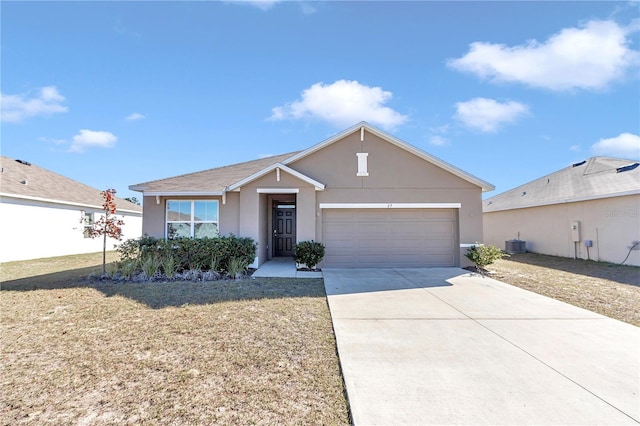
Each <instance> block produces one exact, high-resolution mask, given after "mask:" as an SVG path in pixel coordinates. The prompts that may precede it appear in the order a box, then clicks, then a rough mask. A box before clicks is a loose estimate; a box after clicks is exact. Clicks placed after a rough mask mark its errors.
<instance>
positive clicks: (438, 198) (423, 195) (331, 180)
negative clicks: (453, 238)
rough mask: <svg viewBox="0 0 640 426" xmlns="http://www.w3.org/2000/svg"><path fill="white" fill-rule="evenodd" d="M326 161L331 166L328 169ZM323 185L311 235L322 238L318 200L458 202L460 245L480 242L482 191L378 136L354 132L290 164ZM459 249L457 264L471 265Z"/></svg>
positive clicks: (464, 249) (321, 219)
mask: <svg viewBox="0 0 640 426" xmlns="http://www.w3.org/2000/svg"><path fill="white" fill-rule="evenodd" d="M361 152H366V153H368V157H367V160H368V161H367V162H368V167H367V168H368V173H369V176H365V177H359V176H356V174H357V171H358V161H357V156H356V153H361ZM327 165H329V167H327ZM290 166H291V167H292V168H294V169H295V170H297V171H299V172H301V173H304V174H305V175H307V176H309V177H311V178H313V179H315V180H318V181H320V182H322V183H324V184H325V185H326V189H325V190H324V191H318V192H316V212H315V213H316V214H315V217H316V222H315V235H316V238H315V239H316V240H317V241H323V236H322V223H323V218H322V210H321V209H320V208H319V205H320V203H460V204H461V208H460V209H459V212H458V218H459V220H458V223H459V229H458V235H457V239H458V241H459V244H473V243H475V242H477V241H482V237H483V235H482V232H483V228H482V189H481V188H480V187H478V186H476V185H474V184H472V183H470V182H468V181H466V180H464V179H462V178H459V177H458V176H456V175H454V174H452V173H450V172H448V171H446V170H444V169H442V168H440V167H438V166H435V165H433V164H431V163H429V162H427V161H425V160H423V159H421V158H419V157H417V156H415V155H414V154H412V153H410V152H407V151H406V150H404V149H401V148H399V147H397V146H395V145H393V144H390V143H389V142H387V141H385V140H382V139H380V138H379V137H377V136H375V135H373V134H371V133H368V132H366V133H365V140H364V141H361V140H360V133H359V132H357V133H355V134H352V135H350V136H348V137H346V138H344V139H343V140H340V141H337V142H335V143H333V144H332V145H329V146H327V147H325V148H324V149H322V150H320V151H318V152H315V153H313V154H312V155H310V156H308V157H305V158H302V159H300V160H298V161H296V162H295V163H293V164H291V165H290ZM466 251H467V248H464V247H461V248H460V253H459V256H458V257H459V262H460V265H461V266H467V265H470V262H468V260H467V259H466V257H464V253H466Z"/></svg>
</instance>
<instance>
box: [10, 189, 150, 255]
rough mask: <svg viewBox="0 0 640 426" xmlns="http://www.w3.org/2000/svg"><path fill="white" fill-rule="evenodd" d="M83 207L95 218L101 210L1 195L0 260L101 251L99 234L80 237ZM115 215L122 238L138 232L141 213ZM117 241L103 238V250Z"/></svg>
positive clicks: (119, 212)
mask: <svg viewBox="0 0 640 426" xmlns="http://www.w3.org/2000/svg"><path fill="white" fill-rule="evenodd" d="M116 207H117V206H116ZM83 210H84V211H86V212H87V213H89V212H92V213H94V214H95V219H96V220H97V219H99V218H100V216H101V215H103V214H104V212H103V211H101V210H100V209H99V208H90V207H83V206H80V205H64V204H54V203H47V202H38V201H33V200H24V199H19V198H10V197H3V198H2V200H0V262H11V261H17V260H30V259H39V258H44V257H54V256H66V255H71V254H81V253H95V252H101V251H102V244H103V239H102V237H98V238H93V239H92V238H85V237H84V232H83V231H84V226H83V224H82V223H81V218H82V211H83ZM116 216H118V217H119V218H122V219H123V220H124V225H123V226H122V229H123V239H122V241H125V240H127V239H131V238H139V237H140V236H141V235H142V213H127V212H121V211H116ZM117 243H120V242H119V241H118V240H115V239H113V238H107V250H113V248H114V244H117Z"/></svg>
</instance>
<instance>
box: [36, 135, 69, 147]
mask: <svg viewBox="0 0 640 426" xmlns="http://www.w3.org/2000/svg"><path fill="white" fill-rule="evenodd" d="M38 140H39V141H42V142H46V143H52V144H54V145H64V144H66V143H67V141H66V140H64V139H55V138H48V137H46V136H40V137H39V138H38Z"/></svg>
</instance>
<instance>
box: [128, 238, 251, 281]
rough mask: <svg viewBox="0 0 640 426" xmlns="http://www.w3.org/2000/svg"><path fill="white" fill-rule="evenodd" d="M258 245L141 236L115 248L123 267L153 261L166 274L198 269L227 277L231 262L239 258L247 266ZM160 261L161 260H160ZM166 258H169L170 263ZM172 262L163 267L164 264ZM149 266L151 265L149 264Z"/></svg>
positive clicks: (246, 240) (244, 240)
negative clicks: (159, 265) (125, 264)
mask: <svg viewBox="0 0 640 426" xmlns="http://www.w3.org/2000/svg"><path fill="white" fill-rule="evenodd" d="M256 251H257V245H256V243H255V241H253V239H251V238H244V237H236V236H234V235H229V236H220V237H215V238H202V239H193V238H177V239H174V240H164V239H158V238H154V237H149V236H144V237H141V238H138V239H134V240H128V241H125V242H124V243H122V244H120V245H119V246H118V252H119V253H120V262H121V263H122V264H124V263H127V264H129V263H130V262H135V263H136V264H137V265H145V263H146V262H151V261H149V259H155V261H156V262H159V263H161V264H162V269H163V270H164V271H165V274H167V270H169V271H170V272H169V273H168V274H169V275H171V274H172V272H171V271H173V273H177V272H180V271H188V270H200V269H202V268H210V269H209V270H212V271H214V272H217V273H220V274H226V273H227V272H229V264H230V261H231V259H233V258H234V257H235V258H239V259H241V260H242V262H241V263H242V264H244V265H245V268H246V265H250V264H251V263H253V260H254V259H255V256H256ZM159 259H162V260H161V261H160V260H159ZM168 259H172V260H171V261H169V260H168ZM167 261H169V262H171V264H170V265H166V262H167ZM148 266H151V264H149V265H148Z"/></svg>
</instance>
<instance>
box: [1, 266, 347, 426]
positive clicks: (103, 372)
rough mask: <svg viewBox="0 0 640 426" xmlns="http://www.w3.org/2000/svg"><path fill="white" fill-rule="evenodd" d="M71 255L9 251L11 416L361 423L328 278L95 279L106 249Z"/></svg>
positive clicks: (27, 419)
mask: <svg viewBox="0 0 640 426" xmlns="http://www.w3.org/2000/svg"><path fill="white" fill-rule="evenodd" d="M91 256H94V257H95V262H93V265H90V264H91V263H92V262H91V261H90V260H87V259H88V258H90V257H91ZM68 258H69V259H68V262H69V263H70V264H74V265H76V266H77V267H78V268H82V269H81V271H82V272H81V273H79V272H76V273H73V272H72V271H68V270H64V268H61V267H60V265H59V263H60V262H59V260H56V259H51V260H50V263H51V264H52V265H54V266H55V267H54V268H53V269H52V270H50V271H49V272H47V270H46V268H45V267H44V266H42V265H41V266H40V267H38V268H37V270H38V272H37V275H38V276H36V277H33V278H30V277H29V276H27V275H28V273H25V272H24V271H25V270H28V269H29V262H24V263H23V265H22V268H20V265H18V262H13V263H12V264H5V265H2V266H3V267H2V272H1V274H2V275H1V278H2V288H3V291H2V292H1V293H0V312H1V324H0V325H1V329H0V332H1V333H2V347H1V354H2V360H1V363H0V386H1V387H2V391H3V395H2V399H1V400H0V422H1V423H2V424H6V425H9V424H12V425H13V424H33V425H36V424H38V425H40V424H94V425H104V424H118V425H120V424H124V425H132V424H172V425H182V424H185V425H186V424H332V425H341V424H349V416H348V409H347V403H346V400H345V394H344V388H343V383H342V376H341V373H340V369H339V362H338V357H337V353H336V347H335V339H334V335H333V329H332V324H331V318H330V313H329V309H328V306H327V302H326V295H325V292H324V285H323V283H322V280H321V279H306V280H294V279H273V278H272V279H251V278H246V279H241V280H220V281H212V282H138V283H133V282H118V283H114V282H89V281H86V280H83V278H81V277H82V276H85V277H86V276H87V275H86V274H87V272H88V271H93V270H95V269H97V270H100V268H101V266H99V265H100V262H101V260H102V258H101V254H96V255H84V256H76V257H74V256H70V257H68ZM79 259H80V260H79ZM46 262H47V261H46V260H44V259H43V260H40V261H37V262H35V263H46ZM21 263H22V262H21ZM63 263H64V262H63ZM5 266H6V267H5Z"/></svg>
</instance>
